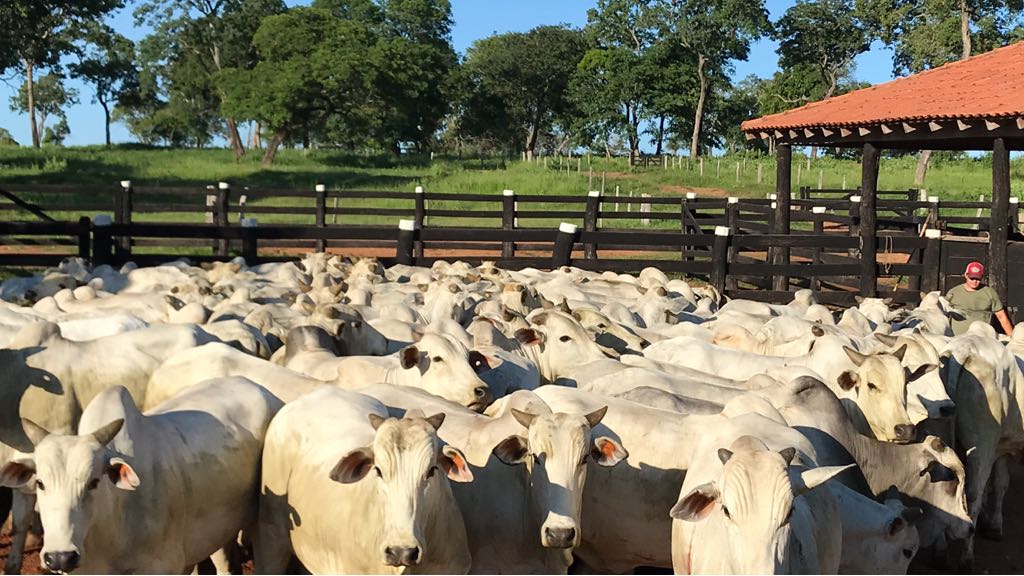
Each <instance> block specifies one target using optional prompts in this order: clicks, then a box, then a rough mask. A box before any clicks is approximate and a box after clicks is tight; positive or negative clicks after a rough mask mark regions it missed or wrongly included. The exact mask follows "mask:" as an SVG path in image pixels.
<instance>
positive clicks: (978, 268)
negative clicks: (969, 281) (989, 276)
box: [964, 262, 985, 278]
mask: <svg viewBox="0 0 1024 576" xmlns="http://www.w3.org/2000/svg"><path fill="white" fill-rule="evenodd" d="M964 276H967V277H968V278H983V277H984V276H985V267H984V266H982V265H981V262H971V263H970V264H968V265H967V270H965V271H964Z"/></svg>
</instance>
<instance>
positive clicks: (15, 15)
mask: <svg viewBox="0 0 1024 576" xmlns="http://www.w3.org/2000/svg"><path fill="white" fill-rule="evenodd" d="M122 3H123V0H4V1H3V2H0V38H3V39H4V41H3V42H0V73H2V72H5V71H7V70H8V69H10V68H18V69H19V71H20V72H21V73H22V74H23V75H24V77H25V83H24V86H25V91H26V105H25V108H24V110H25V112H26V113H27V114H28V116H29V124H30V125H31V128H32V146H34V147H36V148H38V147H39V144H40V141H39V126H40V125H41V123H40V122H37V120H36V102H35V100H36V98H35V77H34V76H35V72H36V71H37V69H39V68H46V67H52V66H57V65H58V64H59V62H60V58H61V56H62V55H64V54H67V53H69V52H70V51H71V50H72V39H73V36H74V33H73V31H74V30H75V29H76V28H77V27H78V26H80V25H82V24H83V23H85V22H89V21H92V20H98V19H100V18H101V17H102V16H103V15H104V14H106V13H107V12H110V11H111V10H113V9H115V8H117V7H119V6H121V4H122Z"/></svg>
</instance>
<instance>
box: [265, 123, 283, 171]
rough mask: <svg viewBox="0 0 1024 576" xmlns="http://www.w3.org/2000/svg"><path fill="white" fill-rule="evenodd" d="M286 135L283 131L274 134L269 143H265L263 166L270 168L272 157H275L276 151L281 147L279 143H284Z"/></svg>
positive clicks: (272, 161)
mask: <svg viewBox="0 0 1024 576" xmlns="http://www.w3.org/2000/svg"><path fill="white" fill-rule="evenodd" d="M286 135H287V133H286V132H285V131H284V130H278V131H276V132H274V136H273V137H271V138H270V142H267V151H266V152H264V154H263V162H262V164H263V166H270V165H271V164H273V163H274V157H276V156H277V149H278V148H279V147H280V146H281V142H284V138H285V136H286Z"/></svg>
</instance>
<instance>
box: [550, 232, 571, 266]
mask: <svg viewBox="0 0 1024 576" xmlns="http://www.w3.org/2000/svg"><path fill="white" fill-rule="evenodd" d="M575 243H576V225H575V224H570V223H569V222H562V223H561V224H559V225H558V235H557V236H555V248H554V250H552V252H551V269H552V270H554V269H555V268H561V267H562V266H568V265H569V261H570V260H571V258H572V246H573V244H575Z"/></svg>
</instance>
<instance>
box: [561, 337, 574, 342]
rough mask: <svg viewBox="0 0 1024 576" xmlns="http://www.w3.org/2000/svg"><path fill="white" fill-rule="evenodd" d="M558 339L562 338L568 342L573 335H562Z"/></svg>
mask: <svg viewBox="0 0 1024 576" xmlns="http://www.w3.org/2000/svg"><path fill="white" fill-rule="evenodd" d="M558 339H559V340H561V341H562V342H568V341H569V340H572V337H571V336H561V337H559V338H558Z"/></svg>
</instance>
